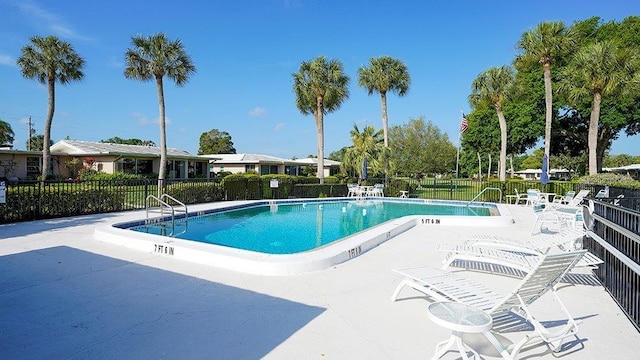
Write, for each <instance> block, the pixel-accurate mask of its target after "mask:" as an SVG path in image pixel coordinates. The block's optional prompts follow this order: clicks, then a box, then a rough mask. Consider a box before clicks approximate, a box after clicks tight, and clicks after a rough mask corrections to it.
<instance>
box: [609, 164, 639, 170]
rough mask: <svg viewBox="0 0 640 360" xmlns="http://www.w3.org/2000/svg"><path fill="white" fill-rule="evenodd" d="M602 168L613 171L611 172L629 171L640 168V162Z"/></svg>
mask: <svg viewBox="0 0 640 360" xmlns="http://www.w3.org/2000/svg"><path fill="white" fill-rule="evenodd" d="M602 170H604V171H611V172H616V171H628V170H640V164H631V165H626V166H619V167H610V168H602Z"/></svg>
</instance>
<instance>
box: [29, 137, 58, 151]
mask: <svg viewBox="0 0 640 360" xmlns="http://www.w3.org/2000/svg"><path fill="white" fill-rule="evenodd" d="M26 145H27V148H28V149H31V151H43V149H44V148H45V146H44V135H36V134H33V135H32V136H31V137H30V138H29V140H27V141H26ZM51 145H53V139H49V146H51Z"/></svg>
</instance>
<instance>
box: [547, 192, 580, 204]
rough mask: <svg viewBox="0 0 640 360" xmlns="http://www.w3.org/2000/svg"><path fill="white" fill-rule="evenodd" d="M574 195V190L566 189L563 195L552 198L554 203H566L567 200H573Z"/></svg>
mask: <svg viewBox="0 0 640 360" xmlns="http://www.w3.org/2000/svg"><path fill="white" fill-rule="evenodd" d="M574 196H576V192H575V191H573V190H570V191H567V193H566V194H564V195H559V196H556V197H554V198H553V203H554V204H567V203H569V201H571V200H573V198H574Z"/></svg>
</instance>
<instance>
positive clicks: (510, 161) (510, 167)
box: [509, 154, 513, 177]
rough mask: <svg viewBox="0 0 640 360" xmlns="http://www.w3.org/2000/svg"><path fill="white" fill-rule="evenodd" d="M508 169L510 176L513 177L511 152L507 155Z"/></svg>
mask: <svg viewBox="0 0 640 360" xmlns="http://www.w3.org/2000/svg"><path fill="white" fill-rule="evenodd" d="M509 170H510V171H509V172H510V173H511V175H510V176H511V177H513V154H511V155H509Z"/></svg>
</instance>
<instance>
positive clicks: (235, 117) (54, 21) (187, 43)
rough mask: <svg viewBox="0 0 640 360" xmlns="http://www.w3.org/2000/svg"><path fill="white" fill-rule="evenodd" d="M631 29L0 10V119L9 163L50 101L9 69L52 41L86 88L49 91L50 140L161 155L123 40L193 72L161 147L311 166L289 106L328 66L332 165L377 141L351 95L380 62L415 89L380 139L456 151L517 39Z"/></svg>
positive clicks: (470, 11)
mask: <svg viewBox="0 0 640 360" xmlns="http://www.w3.org/2000/svg"><path fill="white" fill-rule="evenodd" d="M632 15H640V2H639V1H637V0H608V1H606V2H605V1H602V0H563V1H555V0H536V1H507V0H504V1H499V0H483V1H473V0H468V1H463V0H447V1H423V0H404V1H382V0H370V1H364V0H346V1H345V0H253V1H247V0H235V1H232V0H229V1H208V0H202V1H193V0H184V1H175V0H174V1H167V0H156V1H153V2H150V1H132V0H126V1H123V0H110V1H101V2H94V1H84V0H58V1H46V0H37V1H36V0H0V119H2V120H4V121H6V122H8V123H9V124H11V127H12V129H13V131H14V132H15V141H14V149H21V150H23V149H26V141H27V134H28V125H27V123H28V119H29V118H31V121H32V123H33V126H34V128H35V130H36V132H37V134H43V132H44V122H45V119H46V113H47V101H48V100H47V99H48V95H47V89H46V87H45V86H43V85H42V84H40V83H38V82H37V81H36V80H32V79H26V78H24V77H23V76H22V74H21V73H20V69H19V67H18V66H17V65H16V59H17V58H18V57H19V56H20V55H21V49H22V47H23V46H25V45H27V44H29V39H30V37H31V36H34V35H37V36H48V35H55V36H57V37H59V38H60V39H62V40H64V41H67V42H69V43H71V44H72V46H73V47H74V49H75V51H76V52H77V53H78V54H79V55H80V56H81V57H83V58H84V59H85V61H86V64H85V67H84V69H83V72H84V78H83V80H81V81H79V82H72V83H70V84H68V85H60V84H58V85H56V109H55V115H54V119H53V125H52V130H51V138H52V139H53V140H54V141H59V140H63V139H65V138H67V137H68V138H70V139H73V140H86V141H100V140H105V139H109V138H112V137H116V136H117V137H120V138H124V139H129V138H138V139H142V140H152V141H154V142H155V143H156V144H159V143H160V141H159V137H160V130H159V126H158V99H157V93H156V88H155V83H154V82H141V81H136V80H129V79H126V78H125V77H124V75H123V72H124V66H125V63H124V54H125V52H126V50H127V49H128V48H132V47H133V46H132V44H131V38H132V37H133V36H136V35H144V36H150V35H154V34H156V33H159V32H163V33H165V34H166V35H167V37H168V38H169V39H171V40H175V39H179V40H180V41H181V42H182V43H183V45H184V48H185V50H186V52H187V53H188V54H189V55H190V56H191V59H192V61H193V63H194V64H195V66H196V68H197V72H196V73H195V74H193V75H192V76H191V77H190V79H189V82H188V83H187V84H186V85H184V86H182V87H178V86H176V85H175V84H174V83H173V82H171V81H170V80H169V79H165V88H164V90H165V105H166V116H167V146H168V147H172V148H178V149H182V150H186V151H188V152H190V153H192V154H196V153H197V151H198V148H199V138H200V135H201V134H202V133H204V132H207V131H209V130H212V129H218V130H220V131H226V132H228V133H229V134H230V135H231V138H232V141H233V143H234V147H235V148H236V150H237V152H238V153H252V154H266V155H271V156H276V157H281V158H293V157H296V158H302V157H307V156H308V155H314V156H315V155H317V136H316V128H315V121H314V118H313V116H312V115H303V114H302V113H301V112H300V111H299V110H298V108H297V107H296V105H295V93H294V92H293V76H292V74H294V73H296V72H298V71H299V67H300V64H301V63H302V62H304V61H311V60H313V59H315V58H317V57H318V56H325V57H326V58H327V59H336V60H339V61H340V62H341V63H342V65H343V69H344V72H345V74H346V75H347V76H349V77H350V82H349V98H348V99H347V100H346V101H345V102H344V103H343V104H342V106H341V107H340V108H339V109H338V110H336V111H334V112H331V113H328V114H326V115H325V117H324V134H325V146H324V148H325V156H328V155H329V154H330V153H331V152H333V151H336V150H339V149H341V148H342V147H344V146H350V145H351V144H352V143H351V139H350V137H349V132H350V131H351V130H352V129H353V126H354V125H357V126H358V127H359V128H360V129H362V128H363V127H365V126H368V125H371V126H373V127H375V128H376V129H381V128H382V121H381V109H380V96H379V95H378V94H377V93H374V94H373V95H371V96H370V95H368V93H367V91H366V89H364V88H361V87H359V86H358V81H357V74H358V69H359V68H361V67H364V66H368V64H369V60H370V59H371V58H373V57H379V56H384V55H386V56H391V57H393V58H396V59H399V60H401V61H403V62H404V63H405V65H406V66H407V68H408V70H409V74H410V76H411V85H410V89H409V92H408V93H407V94H406V95H405V96H403V97H400V96H398V95H397V94H394V93H390V94H388V96H387V102H388V116H389V127H391V126H394V125H402V124H406V123H407V122H409V121H410V120H411V119H417V118H420V117H422V118H424V119H425V120H427V121H431V122H432V123H433V124H434V125H436V126H437V127H438V128H439V129H440V130H441V131H443V132H445V133H447V135H448V136H449V139H450V140H451V141H452V142H453V143H454V144H455V145H457V144H458V143H459V129H460V117H461V112H465V113H468V112H469V111H470V108H469V104H468V96H469V94H470V92H471V83H472V82H473V80H474V79H475V78H476V77H477V76H478V75H479V74H480V73H482V72H484V71H485V70H487V69H489V68H491V67H494V66H502V65H509V64H511V63H512V61H513V59H514V58H515V57H516V55H518V54H519V50H518V49H517V48H516V43H517V41H518V40H519V39H520V37H521V35H522V33H523V32H525V31H527V30H529V29H532V28H534V27H535V26H536V25H537V24H539V23H541V22H544V21H563V22H564V23H565V24H566V25H571V24H573V23H574V22H575V21H579V20H584V19H587V18H590V17H592V16H598V17H600V18H601V19H602V20H603V21H621V20H623V19H624V18H625V17H627V16H632ZM638 140H640V135H636V136H633V137H627V136H626V135H625V134H622V135H621V136H620V138H619V139H618V140H616V141H614V143H613V146H612V148H611V154H630V155H639V154H640V151H639V150H638V147H637V145H634V142H636V143H637V142H638ZM540 146H542V145H540Z"/></svg>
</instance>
